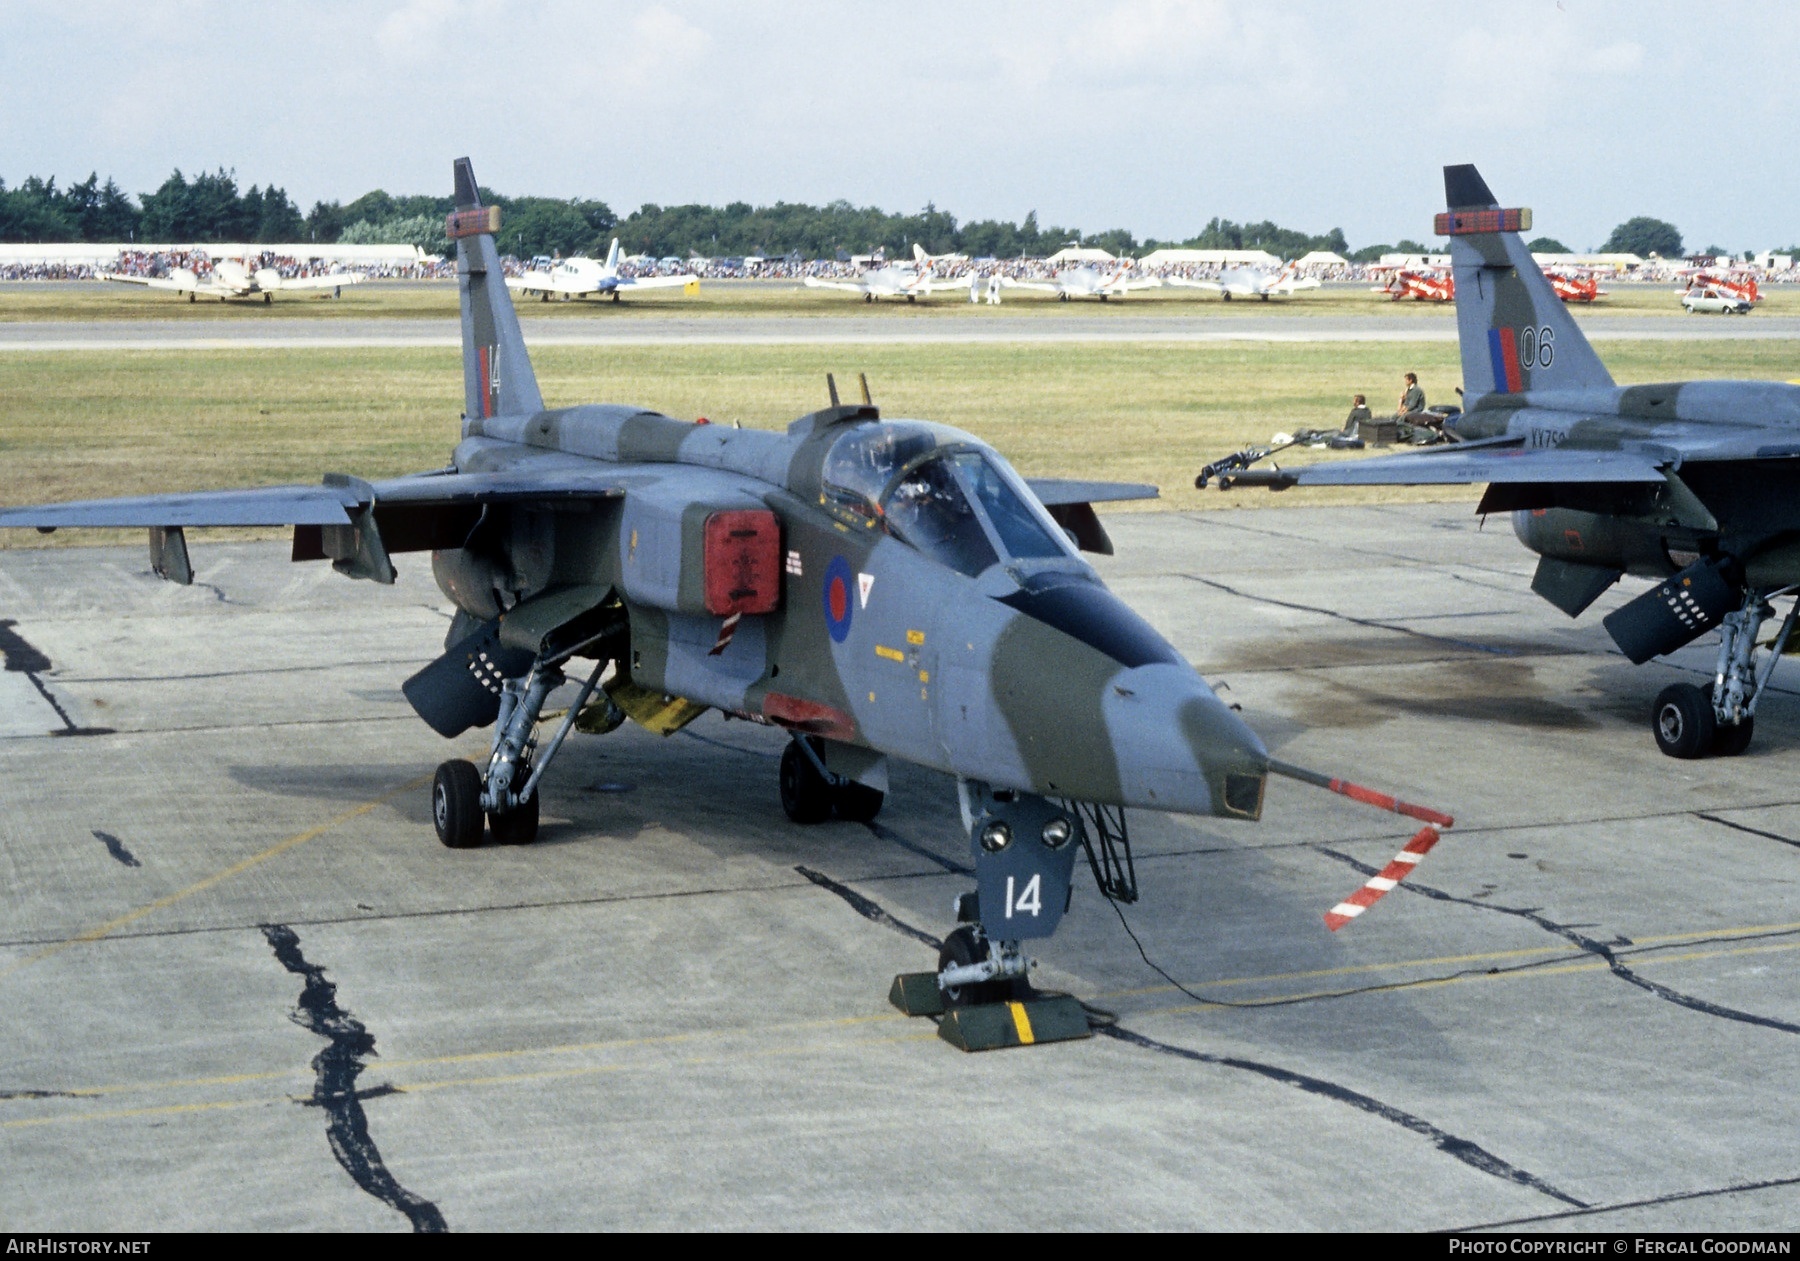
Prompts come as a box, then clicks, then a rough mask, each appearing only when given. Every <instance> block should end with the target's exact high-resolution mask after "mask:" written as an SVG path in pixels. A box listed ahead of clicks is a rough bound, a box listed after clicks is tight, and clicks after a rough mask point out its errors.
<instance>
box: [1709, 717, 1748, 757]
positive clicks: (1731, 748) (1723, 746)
mask: <svg viewBox="0 0 1800 1261" xmlns="http://www.w3.org/2000/svg"><path fill="white" fill-rule="evenodd" d="M1755 734H1756V719H1755V718H1745V719H1743V720H1742V721H1740V722H1739V723H1738V724H1737V726H1735V727H1733V726H1730V725H1729V724H1728V725H1726V726H1719V725H1718V724H1717V723H1716V722H1715V723H1714V724H1713V746H1712V751H1713V752H1714V753H1715V754H1717V755H1718V756H1720V757H1736V756H1738V754H1740V753H1742V752H1744V751H1745V750H1746V749H1748V748H1749V747H1750V737H1751V736H1753V735H1755Z"/></svg>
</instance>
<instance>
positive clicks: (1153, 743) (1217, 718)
mask: <svg viewBox="0 0 1800 1261" xmlns="http://www.w3.org/2000/svg"><path fill="white" fill-rule="evenodd" d="M1105 712H1106V721H1107V728H1108V731H1109V733H1110V734H1111V737H1112V741H1113V747H1114V749H1115V751H1116V756H1117V759H1118V767H1119V783H1120V788H1121V790H1122V795H1123V797H1124V798H1125V801H1124V804H1126V805H1130V806H1141V807H1145V808H1148V809H1151V810H1171V811H1175V812H1178V813H1182V814H1213V815H1226V816H1230V817H1235V818H1242V819H1255V818H1257V817H1259V816H1260V815H1261V814H1262V802H1263V785H1264V782H1265V780H1266V779H1267V777H1268V773H1269V752H1268V750H1267V749H1265V748H1264V747H1263V742H1262V741H1261V740H1260V739H1259V738H1258V737H1257V735H1256V733H1255V732H1254V731H1252V730H1250V728H1249V727H1248V726H1246V725H1245V724H1244V720H1243V719H1241V718H1239V717H1238V716H1237V714H1235V713H1234V712H1232V710H1231V708H1230V706H1228V705H1226V704H1225V703H1224V702H1223V701H1221V700H1220V699H1219V698H1218V696H1217V695H1216V694H1215V693H1214V692H1213V690H1212V688H1210V687H1208V686H1207V684H1206V680H1204V679H1202V678H1201V677H1200V676H1199V675H1198V674H1196V673H1195V672H1194V671H1193V670H1192V669H1190V668H1188V667H1186V666H1175V665H1163V664H1157V665H1148V666H1140V667H1138V668H1137V669H1135V670H1127V671H1125V672H1123V673H1122V674H1120V675H1118V676H1117V677H1116V678H1115V679H1114V681H1113V684H1112V687H1111V689H1110V694H1109V695H1108V697H1107V700H1106V706H1105Z"/></svg>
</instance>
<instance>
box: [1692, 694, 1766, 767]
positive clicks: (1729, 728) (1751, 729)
mask: <svg viewBox="0 0 1800 1261" xmlns="http://www.w3.org/2000/svg"><path fill="white" fill-rule="evenodd" d="M1700 695H1702V696H1704V697H1705V698H1706V703H1707V704H1708V705H1711V704H1712V697H1713V685H1712V684H1710V683H1708V684H1707V685H1706V686H1705V687H1703V688H1701V689H1700ZM1755 732H1756V716H1755V715H1754V714H1745V715H1744V716H1743V718H1741V719H1739V720H1738V723H1737V725H1736V726H1733V725H1731V724H1730V723H1727V722H1720V721H1719V717H1718V713H1717V711H1714V714H1713V742H1712V751H1713V752H1714V753H1715V754H1717V755H1718V756H1719V757H1736V756H1738V754H1740V753H1742V752H1743V751H1744V750H1746V749H1748V748H1749V747H1750V737H1751V736H1752V735H1754V734H1755Z"/></svg>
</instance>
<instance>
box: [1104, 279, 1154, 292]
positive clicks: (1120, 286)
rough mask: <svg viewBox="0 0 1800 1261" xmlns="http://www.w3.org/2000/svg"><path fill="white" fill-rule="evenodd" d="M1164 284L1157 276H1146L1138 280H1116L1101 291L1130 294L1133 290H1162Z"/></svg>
mask: <svg viewBox="0 0 1800 1261" xmlns="http://www.w3.org/2000/svg"><path fill="white" fill-rule="evenodd" d="M1162 285H1163V282H1162V280H1161V279H1160V278H1158V277H1156V276H1144V277H1142V278H1140V279H1138V280H1115V281H1113V282H1112V283H1111V284H1110V285H1107V286H1105V287H1104V288H1103V289H1101V292H1102V293H1128V292H1130V291H1131V290H1133V289H1160V288H1162Z"/></svg>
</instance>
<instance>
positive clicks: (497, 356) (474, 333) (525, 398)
mask: <svg viewBox="0 0 1800 1261" xmlns="http://www.w3.org/2000/svg"><path fill="white" fill-rule="evenodd" d="M444 226H445V231H446V232H447V233H448V234H449V236H450V239H451V240H453V241H455V242H456V280H457V287H458V288H459V289H460V290H461V291H462V344H463V399H464V407H465V408H466V409H467V414H468V415H469V416H471V417H483V416H506V415H517V414H519V413H531V412H539V411H542V410H543V409H544V397H543V395H541V394H539V393H538V386H537V377H536V376H535V375H533V373H532V371H531V359H530V357H529V356H528V355H527V354H526V353H525V337H524V334H522V333H521V332H520V331H519V317H518V315H517V314H515V313H514V311H513V303H512V296H511V294H510V293H509V292H508V290H507V288H506V276H505V274H504V273H503V272H502V271H501V270H500V251H499V250H498V249H497V248H495V245H494V233H495V231H497V230H498V228H499V226H500V208H499V207H498V206H483V205H482V204H481V193H480V191H479V189H478V188H477V186H476V184H475V168H474V166H473V165H472V164H471V163H470V161H469V159H467V158H458V159H457V160H456V209H455V210H453V211H452V212H451V213H450V218H449V220H448V221H447V222H446V223H445V225H444Z"/></svg>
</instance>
